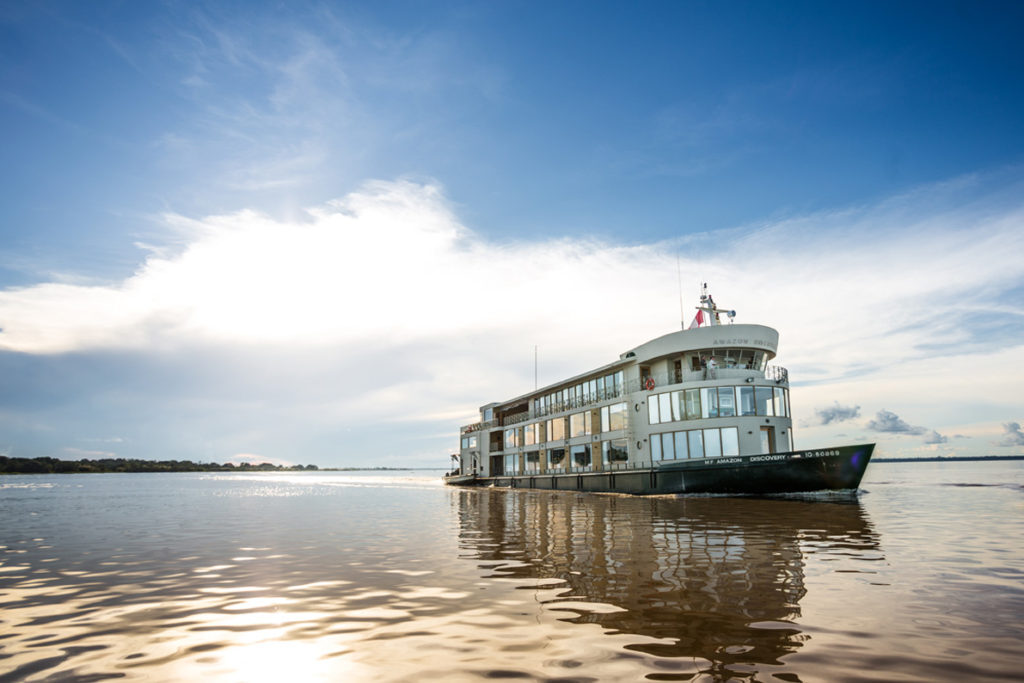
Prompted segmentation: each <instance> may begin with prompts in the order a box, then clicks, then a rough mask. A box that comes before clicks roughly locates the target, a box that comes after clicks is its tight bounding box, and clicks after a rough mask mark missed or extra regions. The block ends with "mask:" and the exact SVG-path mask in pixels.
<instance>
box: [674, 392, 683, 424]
mask: <svg viewBox="0 0 1024 683" xmlns="http://www.w3.org/2000/svg"><path fill="white" fill-rule="evenodd" d="M671 403H672V420H673V421H678V420H682V419H683V415H684V413H685V410H686V409H685V408H684V407H683V392H681V391H673V392H672V399H671Z"/></svg>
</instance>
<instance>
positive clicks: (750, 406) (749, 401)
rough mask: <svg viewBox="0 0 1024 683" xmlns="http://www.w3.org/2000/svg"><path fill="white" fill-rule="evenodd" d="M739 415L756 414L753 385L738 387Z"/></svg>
mask: <svg viewBox="0 0 1024 683" xmlns="http://www.w3.org/2000/svg"><path fill="white" fill-rule="evenodd" d="M739 391H740V415H756V414H757V411H755V410H754V387H739Z"/></svg>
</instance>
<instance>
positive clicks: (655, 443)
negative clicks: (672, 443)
mask: <svg viewBox="0 0 1024 683" xmlns="http://www.w3.org/2000/svg"><path fill="white" fill-rule="evenodd" d="M651 458H652V459H654V460H661V458H662V455H661V437H660V436H659V435H658V434H651Z"/></svg>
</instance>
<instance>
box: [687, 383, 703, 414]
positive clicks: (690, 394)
mask: <svg viewBox="0 0 1024 683" xmlns="http://www.w3.org/2000/svg"><path fill="white" fill-rule="evenodd" d="M699 417H700V390H699V389H687V390H686V419H687V420H696V419H697V418H699Z"/></svg>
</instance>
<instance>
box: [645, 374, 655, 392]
mask: <svg viewBox="0 0 1024 683" xmlns="http://www.w3.org/2000/svg"><path fill="white" fill-rule="evenodd" d="M644 388H645V389H647V391H650V390H651V389H653V388H654V378H653V377H648V378H647V381H645V382H644Z"/></svg>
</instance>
